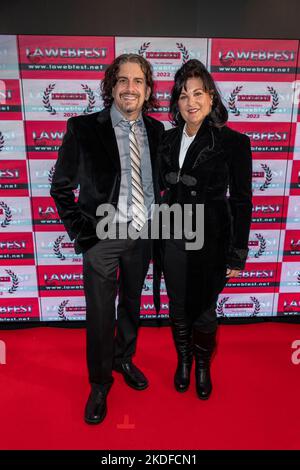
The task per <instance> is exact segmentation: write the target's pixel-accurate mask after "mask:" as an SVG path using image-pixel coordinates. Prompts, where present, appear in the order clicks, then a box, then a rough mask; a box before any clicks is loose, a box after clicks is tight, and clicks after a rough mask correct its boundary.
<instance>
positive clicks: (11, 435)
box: [0, 323, 300, 450]
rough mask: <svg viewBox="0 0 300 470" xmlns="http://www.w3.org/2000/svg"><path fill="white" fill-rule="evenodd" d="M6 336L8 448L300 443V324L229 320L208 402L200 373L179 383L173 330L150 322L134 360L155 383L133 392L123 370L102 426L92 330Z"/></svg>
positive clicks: (1, 335) (3, 410)
mask: <svg viewBox="0 0 300 470" xmlns="http://www.w3.org/2000/svg"><path fill="white" fill-rule="evenodd" d="M0 340H1V341H4V342H5V345H6V354H7V355H6V364H2V365H0V415H1V429H0V448H1V449H51V450H52V449H299V448H300V434H299V423H300V407H299V391H300V364H299V365H294V364H293V363H292V359H291V356H292V354H293V352H294V350H293V349H292V348H291V345H292V343H293V341H295V340H300V325H292V324H276V323H265V324H256V325H240V326H221V327H220V329H219V335H218V351H217V354H216V356H215V358H214V361H213V364H212V374H213V383H214V390H213V394H212V396H211V398H210V399H209V400H208V401H201V400H199V399H198V398H197V397H196V394H195V390H194V378H193V380H192V384H191V388H190V390H189V391H188V392H186V393H184V394H179V393H178V392H176V391H175V390H174V388H173V372H174V367H175V352H174V349H173V345H172V340H171V335H170V330H169V328H166V327H163V328H145V327H144V328H142V329H141V331H140V338H139V345H138V353H137V355H136V360H135V362H136V364H137V365H138V366H140V367H141V369H142V370H143V371H144V372H145V373H146V374H147V376H148V378H149V381H150V385H151V386H150V388H148V389H147V390H144V391H141V392H138V391H135V390H132V389H130V388H129V387H128V386H127V385H126V384H125V383H124V381H123V378H122V377H121V376H120V375H118V374H116V379H115V383H114V385H113V387H112V389H111V392H110V394H109V397H108V414H107V417H106V419H105V421H104V422H103V423H102V424H100V425H97V426H88V425H86V424H85V423H84V421H83V409H84V405H85V401H86V399H87V396H88V392H89V385H88V382H87V376H86V368H85V367H86V366H85V332H84V330H81V329H80V330H78V329H74V330H71V329H61V328H33V329H25V330H13V331H12V330H10V331H4V330H0ZM2 344H3V343H2ZM298 357H299V358H300V354H299V356H298Z"/></svg>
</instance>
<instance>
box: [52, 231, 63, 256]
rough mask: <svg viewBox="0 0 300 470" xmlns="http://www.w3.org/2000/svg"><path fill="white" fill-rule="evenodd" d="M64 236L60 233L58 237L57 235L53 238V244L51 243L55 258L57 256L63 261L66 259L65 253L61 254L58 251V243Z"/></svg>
mask: <svg viewBox="0 0 300 470" xmlns="http://www.w3.org/2000/svg"><path fill="white" fill-rule="evenodd" d="M64 238H65V236H64V235H60V236H59V237H57V239H56V240H55V242H54V244H53V251H54V254H55V256H56V257H57V258H59V259H60V260H61V261H64V260H65V259H66V257H65V255H63V254H62V253H61V251H60V244H61V242H62V240H63V239H64Z"/></svg>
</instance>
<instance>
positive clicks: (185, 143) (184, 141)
mask: <svg viewBox="0 0 300 470" xmlns="http://www.w3.org/2000/svg"><path fill="white" fill-rule="evenodd" d="M195 137H196V134H194V135H192V136H191V137H190V136H189V135H188V134H187V133H186V124H185V126H184V128H183V132H182V138H181V144H180V153H179V168H181V167H182V165H183V162H184V159H185V156H186V152H187V151H188V148H189V146H190V145H191V143H192V142H193V140H194V138H195Z"/></svg>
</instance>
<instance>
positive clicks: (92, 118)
mask: <svg viewBox="0 0 300 470" xmlns="http://www.w3.org/2000/svg"><path fill="white" fill-rule="evenodd" d="M143 119H144V123H145V127H146V131H147V135H148V142H149V149H150V157H151V165H152V175H153V185H154V195H155V202H158V201H159V186H158V178H157V171H158V170H157V160H156V157H157V147H158V144H159V140H160V137H161V135H162V133H163V130H164V126H163V124H162V123H160V122H159V121H157V120H155V119H153V118H151V117H150V116H146V115H143ZM120 181H121V166H120V156H119V151H118V145H117V140H116V137H115V132H114V129H113V127H112V122H111V118H110V109H104V110H103V111H101V112H98V113H93V114H89V115H87V116H77V117H72V118H70V119H69V120H68V123H67V132H66V134H65V136H64V139H63V142H62V145H61V147H60V149H59V153H58V159H57V162H56V166H55V172H54V176H53V180H52V185H51V190H50V194H51V196H52V197H53V199H54V201H55V204H56V207H57V210H58V213H59V216H60V218H61V220H62V221H63V224H64V226H65V228H66V230H67V232H68V234H69V236H70V238H71V240H74V239H75V251H76V253H77V254H78V253H81V252H84V251H85V250H87V249H88V248H90V247H91V246H93V245H94V244H95V243H96V242H97V241H98V238H97V235H96V226H97V223H98V221H99V220H100V217H96V210H97V207H98V206H99V205H100V204H112V205H113V206H114V207H115V208H117V204H118V199H119V192H120ZM78 185H79V187H80V193H79V197H78V201H75V197H74V193H73V191H74V189H76V188H77V187H78Z"/></svg>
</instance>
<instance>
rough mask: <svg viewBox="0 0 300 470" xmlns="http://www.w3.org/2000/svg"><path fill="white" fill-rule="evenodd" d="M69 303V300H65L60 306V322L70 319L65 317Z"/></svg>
mask: <svg viewBox="0 0 300 470" xmlns="http://www.w3.org/2000/svg"><path fill="white" fill-rule="evenodd" d="M68 303H69V301H68V300H63V301H62V302H61V304H59V306H58V316H59V318H60V320H68V317H66V315H65V307H66V305H67V304H68Z"/></svg>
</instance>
